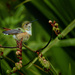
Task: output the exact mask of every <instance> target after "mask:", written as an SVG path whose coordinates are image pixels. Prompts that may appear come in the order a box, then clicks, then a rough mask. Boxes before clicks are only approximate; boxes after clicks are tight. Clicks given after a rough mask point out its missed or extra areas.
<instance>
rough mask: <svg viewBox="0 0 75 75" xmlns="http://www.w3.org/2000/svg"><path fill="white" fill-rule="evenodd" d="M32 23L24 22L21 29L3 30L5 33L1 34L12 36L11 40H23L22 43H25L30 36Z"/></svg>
mask: <svg viewBox="0 0 75 75" xmlns="http://www.w3.org/2000/svg"><path fill="white" fill-rule="evenodd" d="M32 22H33V21H31V22H30V21H24V22H23V23H22V27H21V28H16V29H9V28H3V29H4V30H5V31H3V32H2V33H3V34H6V35H13V38H14V39H16V40H18V41H19V40H21V38H23V42H25V41H27V40H29V38H30V36H32Z"/></svg>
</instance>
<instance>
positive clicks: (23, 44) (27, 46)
mask: <svg viewBox="0 0 75 75" xmlns="http://www.w3.org/2000/svg"><path fill="white" fill-rule="evenodd" d="M23 45H24V46H25V48H27V49H29V50H30V51H32V52H35V51H34V50H32V49H31V48H29V47H28V46H27V45H25V44H24V43H23Z"/></svg>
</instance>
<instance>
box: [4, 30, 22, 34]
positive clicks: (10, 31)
mask: <svg viewBox="0 0 75 75" xmlns="http://www.w3.org/2000/svg"><path fill="white" fill-rule="evenodd" d="M3 33H4V34H8V35H10V34H12V35H15V34H18V33H22V31H21V30H20V29H18V30H16V29H11V30H8V31H3Z"/></svg>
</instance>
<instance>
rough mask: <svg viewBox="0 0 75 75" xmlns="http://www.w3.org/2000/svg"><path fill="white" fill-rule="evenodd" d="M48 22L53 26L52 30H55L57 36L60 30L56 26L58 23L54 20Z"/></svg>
mask: <svg viewBox="0 0 75 75" xmlns="http://www.w3.org/2000/svg"><path fill="white" fill-rule="evenodd" d="M49 24H50V25H51V26H52V27H53V31H54V32H55V34H56V35H57V36H58V34H60V30H59V28H58V23H56V21H54V22H53V23H52V21H51V20H49Z"/></svg>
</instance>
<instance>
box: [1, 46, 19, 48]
mask: <svg viewBox="0 0 75 75" xmlns="http://www.w3.org/2000/svg"><path fill="white" fill-rule="evenodd" d="M0 48H18V47H6V46H0Z"/></svg>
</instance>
